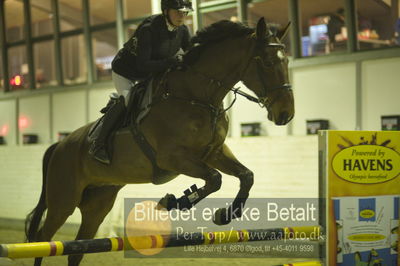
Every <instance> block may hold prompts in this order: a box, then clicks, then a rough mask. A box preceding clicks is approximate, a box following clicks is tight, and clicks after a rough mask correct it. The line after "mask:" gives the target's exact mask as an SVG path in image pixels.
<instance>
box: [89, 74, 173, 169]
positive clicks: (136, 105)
mask: <svg viewBox="0 0 400 266" xmlns="http://www.w3.org/2000/svg"><path fill="white" fill-rule="evenodd" d="M152 85H153V79H148V80H146V81H144V82H140V83H137V84H136V85H135V86H134V87H133V88H132V89H131V91H130V92H129V94H128V99H129V102H128V105H127V107H126V109H125V110H126V111H125V112H124V114H122V115H121V117H120V119H119V121H118V122H117V124H116V126H115V127H114V128H113V130H112V132H111V133H110V134H109V136H108V139H107V142H106V143H107V150H108V152H109V155H110V156H111V157H112V151H113V140H114V136H115V133H116V132H117V131H118V130H120V129H122V128H129V130H130V131H131V133H132V135H133V137H134V139H135V141H136V142H137V143H138V144H139V146H140V147H141V149H142V151H143V153H144V154H145V155H146V156H147V157H148V158H149V160H150V161H151V163H152V165H153V176H154V177H156V176H163V175H165V174H167V172H166V171H164V170H162V169H160V168H159V167H158V166H157V164H156V155H155V151H154V149H153V147H151V145H150V144H149V143H148V141H147V140H146V138H145V136H144V135H143V134H142V132H141V131H140V130H139V128H138V126H139V124H140V123H141V122H142V120H143V119H144V118H145V117H146V115H147V114H148V113H149V111H150V109H151V106H152V102H153V90H152ZM119 101H125V100H124V98H123V97H122V96H119V95H118V94H117V93H112V94H111V95H110V100H109V101H108V103H107V105H106V106H105V107H104V108H102V109H101V111H100V112H101V113H103V114H106V113H107V111H108V110H109V109H110V108H112V107H113V106H114V105H116V104H119ZM104 119H105V115H103V116H102V117H101V118H99V119H97V121H96V122H95V123H94V124H93V126H92V127H91V129H90V130H89V133H88V142H89V145H92V142H94V141H95V140H96V139H97V138H98V136H99V134H100V132H101V129H102V126H103V122H104Z"/></svg>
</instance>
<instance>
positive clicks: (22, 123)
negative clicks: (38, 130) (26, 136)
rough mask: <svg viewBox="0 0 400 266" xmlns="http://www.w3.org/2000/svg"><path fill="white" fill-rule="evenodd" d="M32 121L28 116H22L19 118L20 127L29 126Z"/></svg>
mask: <svg viewBox="0 0 400 266" xmlns="http://www.w3.org/2000/svg"><path fill="white" fill-rule="evenodd" d="M29 125H30V122H29V119H28V118H27V117H26V116H20V117H19V119H18V127H19V129H20V130H22V129H25V128H27V127H29Z"/></svg>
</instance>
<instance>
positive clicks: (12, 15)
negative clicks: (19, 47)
mask: <svg viewBox="0 0 400 266" xmlns="http://www.w3.org/2000/svg"><path fill="white" fill-rule="evenodd" d="M4 4H5V6H4V8H5V20H6V39H7V41H8V42H15V41H19V40H22V39H24V4H23V3H22V1H17V0H7V1H5V2H4Z"/></svg>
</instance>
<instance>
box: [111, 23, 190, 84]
mask: <svg viewBox="0 0 400 266" xmlns="http://www.w3.org/2000/svg"><path fill="white" fill-rule="evenodd" d="M189 39H190V34H189V30H188V28H187V27H186V26H185V25H182V26H179V27H177V28H176V29H175V30H173V31H169V30H168V27H167V23H166V21H165V17H164V16H163V15H154V16H150V17H148V18H147V19H145V20H144V21H143V22H142V23H141V24H140V25H139V26H138V28H137V30H136V31H135V33H134V34H133V36H132V37H131V38H130V39H129V40H128V41H127V42H126V43H125V44H124V47H123V48H122V49H120V50H119V51H118V54H117V55H116V56H115V58H114V60H113V62H112V70H113V71H114V72H115V73H117V74H119V75H121V76H123V77H125V78H127V79H130V80H137V79H142V78H146V77H148V76H149V75H150V74H152V73H158V72H162V71H165V70H166V69H168V68H169V67H171V66H172V65H174V64H176V62H177V59H176V58H175V57H174V56H175V55H176V53H177V52H178V51H179V49H180V48H182V49H183V50H184V51H186V50H187V49H188V48H189V43H190V41H189Z"/></svg>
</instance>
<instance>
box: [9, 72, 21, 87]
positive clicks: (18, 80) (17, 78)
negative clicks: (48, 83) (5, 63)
mask: <svg viewBox="0 0 400 266" xmlns="http://www.w3.org/2000/svg"><path fill="white" fill-rule="evenodd" d="M23 80H24V79H23V77H22V76H21V75H15V76H14V77H12V78H11V79H10V85H11V86H16V87H17V86H21V85H22V82H23Z"/></svg>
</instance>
